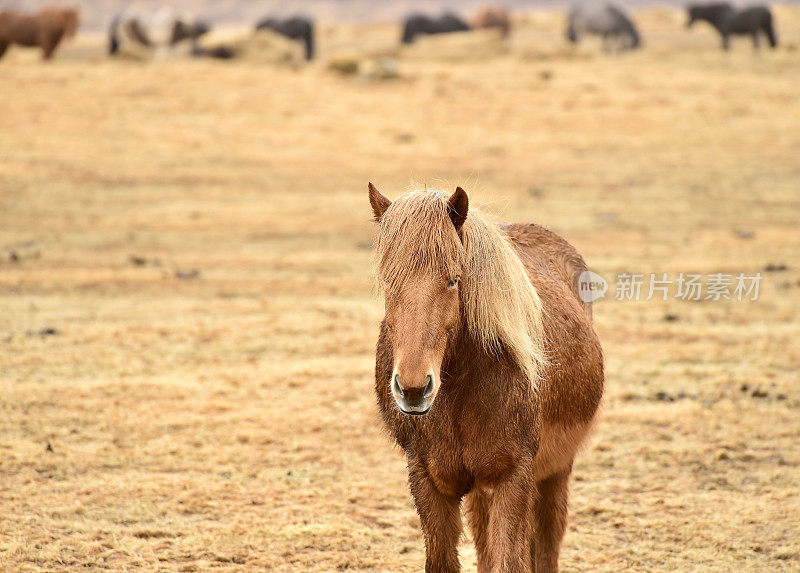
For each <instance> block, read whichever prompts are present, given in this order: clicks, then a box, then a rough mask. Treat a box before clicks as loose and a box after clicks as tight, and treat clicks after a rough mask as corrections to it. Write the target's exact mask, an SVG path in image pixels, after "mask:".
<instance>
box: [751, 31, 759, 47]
mask: <svg viewBox="0 0 800 573" xmlns="http://www.w3.org/2000/svg"><path fill="white" fill-rule="evenodd" d="M752 35H753V49H754V50H755V51H758V50H759V48H760V47H761V44H760V43H759V41H758V30H754V31H753V34H752Z"/></svg>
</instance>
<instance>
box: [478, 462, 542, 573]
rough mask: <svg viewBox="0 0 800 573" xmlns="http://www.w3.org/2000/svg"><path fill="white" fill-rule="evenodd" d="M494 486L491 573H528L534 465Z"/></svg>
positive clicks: (491, 523)
mask: <svg viewBox="0 0 800 573" xmlns="http://www.w3.org/2000/svg"><path fill="white" fill-rule="evenodd" d="M529 466H530V467H528V466H525V467H520V468H518V469H517V470H515V472H514V473H513V474H512V475H511V476H510V477H508V478H507V479H505V480H504V481H502V482H500V483H499V484H497V485H496V486H495V489H494V494H493V495H492V500H491V505H490V508H489V554H490V556H491V563H492V573H530V571H531V559H530V547H531V540H532V537H533V532H532V527H531V525H532V524H531V520H530V515H531V512H532V511H533V503H534V497H535V495H536V486H535V482H534V478H533V462H531V463H530V464H529Z"/></svg>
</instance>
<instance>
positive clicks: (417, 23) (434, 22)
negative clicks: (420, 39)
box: [401, 12, 472, 44]
mask: <svg viewBox="0 0 800 573" xmlns="http://www.w3.org/2000/svg"><path fill="white" fill-rule="evenodd" d="M471 29H472V28H470V26H469V24H467V23H466V22H465V21H464V20H462V19H461V18H459V17H458V16H456V15H455V14H452V13H449V12H448V13H445V14H443V15H442V16H441V17H439V18H431V17H429V16H425V15H424V14H412V15H411V16H408V17H407V18H406V20H405V22H404V23H403V36H402V38H401V41H402V43H404V44H411V43H413V42H414V39H415V38H416V37H417V36H419V35H420V34H448V33H450V32H467V31H469V30H471Z"/></svg>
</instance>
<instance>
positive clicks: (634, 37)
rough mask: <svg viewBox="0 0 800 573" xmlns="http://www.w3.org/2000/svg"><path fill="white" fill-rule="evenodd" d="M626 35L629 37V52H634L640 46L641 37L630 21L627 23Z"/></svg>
mask: <svg viewBox="0 0 800 573" xmlns="http://www.w3.org/2000/svg"><path fill="white" fill-rule="evenodd" d="M628 34H630V36H631V50H635V49H636V48H638V47H640V46H641V45H642V37H641V36H640V35H639V31H638V30H637V29H636V26H635V25H634V24H633V22H631V21H630V20H629V21H628Z"/></svg>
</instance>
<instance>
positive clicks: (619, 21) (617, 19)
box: [567, 4, 642, 51]
mask: <svg viewBox="0 0 800 573" xmlns="http://www.w3.org/2000/svg"><path fill="white" fill-rule="evenodd" d="M584 34H594V35H596V36H602V37H603V49H604V50H605V51H611V49H612V42H616V48H617V50H619V51H623V50H633V49H635V48H638V47H639V46H641V44H642V40H641V37H640V36H639V32H638V30H637V29H636V25H635V24H634V23H633V21H632V20H631V19H630V18H629V17H628V16H626V15H625V13H624V12H623V11H622V10H621V9H619V8H617V7H616V6H614V5H612V4H605V5H603V4H599V5H595V4H592V5H589V4H580V5H577V6H573V7H572V8H571V9H570V11H569V16H568V24H567V39H568V40H569V41H570V42H572V43H573V44H574V43H577V42H578V41H579V40H580V39H581V36H583V35H584Z"/></svg>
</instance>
